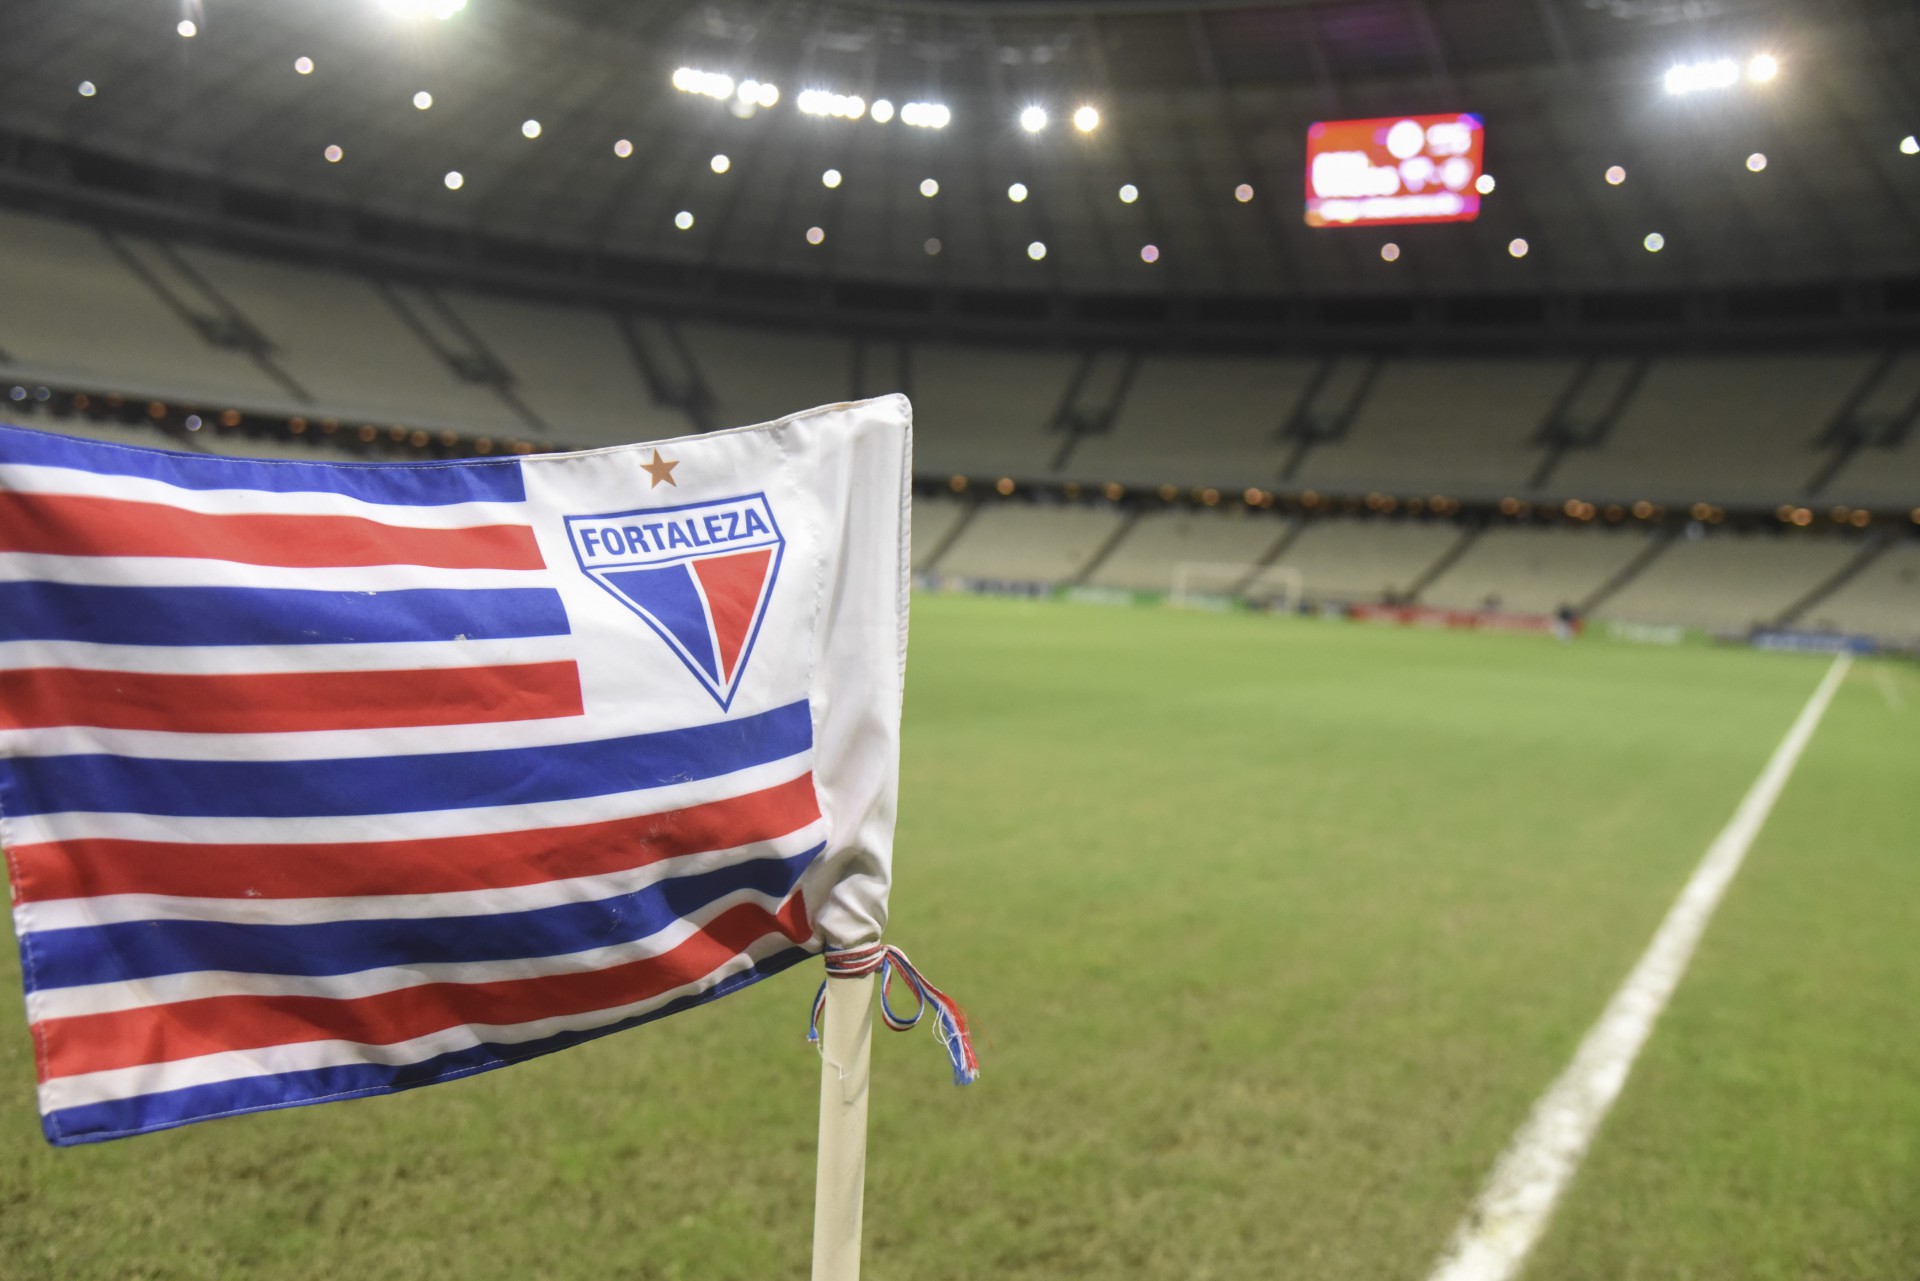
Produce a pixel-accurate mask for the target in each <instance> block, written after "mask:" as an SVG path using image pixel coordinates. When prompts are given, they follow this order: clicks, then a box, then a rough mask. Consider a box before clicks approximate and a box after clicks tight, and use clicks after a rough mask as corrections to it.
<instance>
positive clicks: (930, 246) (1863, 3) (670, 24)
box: [0, 0, 1920, 306]
mask: <svg viewBox="0 0 1920 1281" xmlns="http://www.w3.org/2000/svg"><path fill="white" fill-rule="evenodd" d="M456 2H457V0H357V2H355V3H321V2H320V0H286V2H283V3H274V4H241V3H237V2H233V0H229V2H222V0H206V2H205V3H204V4H203V3H200V2H199V0H188V3H185V4H184V5H182V4H176V3H164V4H154V5H142V6H139V7H138V8H130V7H129V6H127V5H125V4H124V3H122V2H121V0H28V2H27V3H23V4H20V5H16V6H13V8H12V11H11V13H10V15H9V18H8V26H9V30H8V31H7V32H6V37H7V38H6V39H5V40H4V42H0V120H4V121H5V124H4V126H0V128H3V129H4V133H0V199H11V200H14V201H15V202H18V201H19V200H21V199H23V198H25V196H26V195H31V194H33V193H36V192H44V191H46V190H48V189H50V188H56V187H65V188H88V187H91V188H94V189H96V190H104V191H106V192H108V193H109V194H114V193H116V192H117V193H118V195H121V196H137V197H138V198H139V199H140V200H143V201H148V202H151V201H153V200H156V199H157V200H164V201H168V202H171V203H172V204H174V205H176V206H183V207H185V208H186V209H187V210H189V211H191V210H193V209H194V208H196V206H197V207H199V208H202V209H203V210H204V211H205V212H207V213H208V214H209V216H211V215H213V214H215V213H224V214H226V215H233V214H235V213H236V212H237V213H238V214H239V215H241V216H246V217H253V218H255V219H257V220H264V221H276V222H281V223H285V224H288V225H291V226H297V227H301V228H304V229H306V230H309V231H324V232H327V233H329V234H333V235H336V236H339V237H346V238H351V237H353V236H355V235H358V234H362V231H363V229H364V228H365V227H368V226H371V225H372V222H371V221H369V220H377V219H390V220H397V221H398V222H401V223H404V224H405V225H407V226H410V227H413V228H416V229H425V232H426V234H428V236H429V237H430V236H431V235H433V234H438V233H440V232H443V231H444V232H455V233H459V235H461V236H465V237H475V238H485V239H486V240H487V241H488V243H514V244H521V245H526V246H532V247H538V248H540V249H543V250H548V251H552V250H558V251H562V252H565V253H574V254H578V255H581V257H582V260H583V261H598V260H599V259H601V258H603V257H604V258H617V259H620V260H623V261H636V262H640V263H645V264H655V265H660V266H663V267H667V268H674V269H679V270H693V271H700V270H709V271H725V272H746V273H754V274H756V276H757V277H761V278H766V279H770V280H803V281H832V282H862V283H872V284H875V285H878V286H882V287H908V288H913V289H933V290H940V289H991V290H999V291H1007V292H1011V293H1019V294H1035V295H1042V296H1052V297H1081V298H1085V297H1101V298H1113V299H1116V300H1117V301H1116V306H1124V300H1125V299H1127V298H1130V297H1131V298H1139V299H1151V298H1165V297H1175V298H1178V297H1181V296H1205V297H1209V298H1223V297H1224V298H1236V297H1237V298H1253V299H1259V298H1284V297H1298V296H1314V297H1328V296H1333V297H1344V296H1353V295H1360V296H1364V295H1371V294H1383V295H1385V294H1391V295H1396V296H1399V295H1409V294H1411V295H1422V294H1434V295H1457V294H1463V293H1464V294H1477V295H1513V294H1521V295H1526V294H1533V295H1553V294H1557V293H1564V292H1573V291H1589V292H1590V291H1596V290H1598V291H1609V290H1622V291H1632V290H1685V289H1696V288H1702V287H1707V288H1712V287H1725V286H1736V285H1737V286H1743V287H1744V286H1751V285H1798V284H1806V283H1820V284H1826V285H1831V284H1837V283H1843V282H1881V281H1887V280H1893V279H1898V278H1903V277H1910V276H1920V155H1913V154H1908V153H1906V152H1903V150H1902V140H1903V139H1904V138H1906V137H1907V136H1908V135H1910V134H1913V133H1915V132H1920V71H1917V70H1916V69H1917V68H1920V59H1916V57H1915V56H1914V55H1915V53H1916V52H1920V8H1916V6H1914V5H1912V4H1910V3H1907V2H1906V0H1846V2H1844V3H1838V4H1833V5H1826V6H1821V7H1820V8H1819V9H1818V11H1817V14H1818V16H1817V17H1816V16H1815V15H1814V13H1812V12H1809V11H1808V10H1807V8H1806V7H1805V6H1797V5H1792V4H1788V3H1783V2H1771V0H1337V2H1336V0H1278V2H1269V3H1248V2H1247V0H1240V2H1238V3H1229V2H1227V0H1203V2H1202V3H1193V4H1187V5H1184V6H1176V5H1172V4H1167V3H1143V2H1140V0H1032V2H1030V3H1028V2H1023V0H891V2H889V3H879V4H871V3H857V2H849V0H840V2H838V3H826V2H824V0H707V2H701V3H687V2H685V0H662V2H661V3H649V4H633V3H628V2H627V0H518V2H517V3H515V2H510V0H471V3H470V4H467V5H466V6H465V7H464V9H462V10H461V11H459V12H455V13H453V14H452V15H451V16H450V17H447V18H445V19H437V18H435V17H434V16H433V15H432V14H431V13H430V12H417V13H414V14H412V15H411V16H409V15H408V14H406V13H404V12H402V11H404V10H407V9H409V8H413V9H417V10H421V11H425V10H429V9H431V8H433V7H435V6H436V5H439V6H442V7H445V8H452V7H453V6H454V4H455V3H456ZM182 24H191V30H192V34H191V35H190V36H189V35H183V34H181V33H182V32H183V31H186V30H187V29H188V27H187V26H185V25H182ZM1763 53H1764V54H1767V55H1769V56H1772V57H1774V58H1777V59H1778V67H1779V73H1778V75H1777V76H1775V77H1774V78H1773V79H1771V80H1770V81H1768V82H1767V83H1763V84H1755V83H1749V82H1747V81H1746V79H1745V78H1744V77H1742V78H1741V81H1740V83H1737V84H1735V85H1733V86H1731V87H1729V88H1726V89H1724V90H1720V91H1713V92H1701V93H1695V94H1686V95H1674V94H1670V93H1668V92H1666V90H1665V89H1664V88H1663V77H1664V76H1665V74H1666V73H1667V71H1668V70H1669V69H1670V68H1671V67H1673V66H1674V65H1676V64H1677V63H1686V62H1694V61H1700V60H1712V59H1720V58H1729V59H1735V60H1738V62H1739V63H1740V64H1741V65H1745V63H1746V61H1747V60H1748V59H1750V58H1751V57H1753V56H1754V55H1756V54H1763ZM296 60H310V63H309V62H307V61H303V62H301V63H300V64H299V66H300V67H307V66H309V65H310V70H305V71H303V70H301V69H298V68H297V66H296ZM680 68H690V69H693V70H696V71H701V72H707V73H712V74H715V75H725V76H727V77H729V78H730V80H731V81H732V82H733V84H732V85H731V86H730V87H731V88H733V89H734V92H733V93H732V94H730V95H729V96H728V97H726V98H725V99H719V98H715V97H712V96H709V95H707V94H703V93H700V92H684V91H681V90H678V89H676V88H675V87H674V79H675V74H674V73H675V71H676V70H677V69H680ZM747 79H754V80H757V81H760V82H763V83H767V84H772V85H774V86H777V88H778V93H779V98H778V100H777V102H774V103H773V105H771V106H760V105H751V106H750V105H746V104H743V103H742V102H741V93H740V87H739V83H738V82H741V81H744V80H747ZM682 80H683V82H685V83H689V84H693V85H694V86H695V87H696V88H697V87H699V86H700V85H702V84H705V86H706V87H708V88H712V87H714V85H716V84H717V83H718V82H717V81H705V82H702V81H698V80H687V78H685V77H682ZM807 90H817V91H823V92H825V93H828V94H838V95H841V96H842V99H843V101H842V102H841V103H840V104H839V105H840V107H841V109H842V110H843V112H845V111H848V110H851V107H850V104H849V102H848V101H846V100H850V99H853V98H858V99H860V104H859V105H860V116H859V118H858V119H844V118H838V117H835V116H833V115H813V114H807V113H805V112H803V111H801V110H800V109H799V100H800V96H801V94H802V93H803V91H807ZM422 94H424V95H431V104H430V106H426V107H424V108H422V107H417V106H416V105H415V98H416V95H422ZM748 96H751V95H748ZM763 96H767V95H763ZM881 99H885V100H887V101H888V102H889V103H890V104H891V105H892V106H893V108H894V113H895V114H894V118H893V119H891V120H890V121H888V122H887V123H884V124H882V123H876V119H875V115H876V113H875V112H874V111H873V110H872V109H871V108H872V105H873V104H876V103H877V102H878V101H879V100H881ZM755 101H756V103H757V102H758V99H756V100H755ZM421 102H423V103H424V102H425V99H424V98H422V99H421ZM910 102H911V103H924V104H934V105H937V106H940V107H945V108H946V109H947V110H948V112H949V113H950V117H951V119H950V123H948V124H947V125H946V127H944V128H926V127H911V126H909V125H908V124H906V123H905V122H904V120H903V119H902V118H901V117H902V113H903V109H904V108H905V106H906V104H908V103H910ZM816 105H824V106H826V107H827V108H828V109H831V108H832V107H833V106H834V105H835V104H834V103H833V102H832V101H831V100H826V101H825V102H824V103H823V104H816ZM1082 105H1091V106H1094V107H1096V108H1097V110H1098V112H1099V115H1100V123H1099V125H1098V127H1097V128H1095V129H1093V130H1092V131H1091V132H1082V131H1080V130H1078V129H1076V128H1074V127H1073V125H1072V123H1071V120H1070V118H1071V115H1072V113H1073V112H1074V110H1075V109H1076V108H1077V107H1079V106H1082ZM1034 106H1038V107H1041V108H1043V109H1045V111H1046V112H1047V113H1048V116H1049V124H1048V127H1046V128H1045V129H1043V130H1041V131H1039V132H1033V133H1030V132H1027V131H1026V130H1024V129H1023V128H1021V126H1020V124H1019V117H1020V114H1021V112H1022V111H1023V110H1025V109H1026V108H1029V107H1034ZM1462 111H1470V112H1473V113H1475V114H1477V115H1478V116H1480V117H1481V118H1483V119H1484V120H1485V122H1486V157H1487V161H1486V163H1487V170H1488V172H1489V173H1490V174H1492V175H1494V176H1495V178H1496V179H1497V186H1496V187H1495V189H1494V190H1493V191H1492V192H1491V193H1490V194H1488V195H1487V197H1486V199H1485V202H1484V208H1483V211H1482V214H1481V216H1480V218H1479V220H1478V221H1477V222H1473V223H1456V224H1449V225H1443V226H1426V227H1375V228H1317V229H1316V228H1310V227H1307V226H1305V225H1304V223H1303V221H1302V188H1303V174H1304V169H1305V155H1304V151H1305V137H1306V130H1307V127H1308V125H1309V124H1310V123H1312V122H1314V121H1316V120H1326V119H1336V118H1346V117H1363V116H1383V115H1400V114H1416V113H1441V112H1462ZM536 126H537V127H536ZM536 133H537V136H530V135H534V134H536ZM329 148H339V151H338V153H337V154H338V156H339V159H338V160H337V161H331V160H329V158H328V156H329V152H328V149H329ZM629 153H630V154H629ZM1756 155H1757V156H1761V157H1764V160H1762V161H1759V162H1757V164H1754V163H1750V160H1749V158H1750V157H1753V156H1756ZM719 156H725V157H726V160H725V162H724V172H716V170H717V169H719V168H721V167H722V162H720V161H718V160H716V157H719ZM1611 166H1620V167H1622V168H1623V169H1624V172H1625V179H1624V181H1622V182H1619V183H1617V184H1615V183H1610V182H1609V181H1608V178H1607V171H1608V169H1609V167H1611ZM828 170H833V171H835V172H836V173H837V175H838V182H837V185H833V186H829V185H828V179H827V177H826V174H827V171H828ZM453 173H458V174H459V175H460V177H459V179H458V186H457V188H455V187H453V186H451V185H450V184H451V183H452V182H453V181H454V180H453V179H451V178H450V177H449V175H450V174H453ZM130 175H137V177H136V176H130ZM929 179H931V180H932V182H933V183H934V184H937V193H935V194H923V188H924V190H926V191H933V187H932V185H930V184H928V180H929ZM1015 184H1020V185H1021V186H1022V187H1024V189H1025V198H1024V199H1023V200H1020V201H1018V202H1016V201H1015V200H1013V199H1010V191H1011V190H1012V189H1013V188H1014V185H1015ZM1243 184H1244V185H1245V186H1246V187H1250V188H1251V199H1248V200H1244V201H1243V200H1241V199H1238V198H1236V189H1237V188H1241V187H1242V185H1243ZM1123 186H1127V187H1131V188H1132V189H1133V190H1134V191H1136V192H1137V199H1134V200H1132V201H1130V202H1129V201H1125V200H1123V199H1122V198H1121V189H1122V187H1123ZM23 193H24V194H23ZM1243 194H1244V193H1243ZM249 201H251V204H249ZM682 214H687V215H691V219H690V221H691V224H692V225H691V226H690V227H687V228H685V229H682V228H680V227H679V226H677V225H676V219H677V217H678V216H679V215H682ZM678 221H680V222H686V221H689V219H687V218H678ZM814 229H817V234H815V235H813V236H812V237H811V239H812V240H814V241H817V242H818V243H810V237H809V232H810V231H812V230H814ZM1655 233H1657V234H1658V235H1659V236H1660V237H1661V238H1662V239H1661V243H1662V245H1663V248H1662V249H1661V250H1660V252H1657V253H1655V252H1649V250H1648V249H1647V248H1646V245H1647V243H1648V241H1647V237H1648V236H1649V235H1650V234H1655ZM1516 239H1523V240H1524V241H1525V242H1526V252H1525V256H1523V257H1516V256H1514V255H1513V253H1512V252H1510V249H1509V246H1510V244H1511V242H1513V241H1514V240H1516ZM934 242H937V252H934V250H935V248H936V245H935V243H934ZM1387 242H1392V243H1394V244H1395V245H1396V246H1397V247H1398V250H1399V253H1398V257H1397V259H1396V260H1394V261H1387V260H1385V259H1384V258H1383V256H1382V253H1381V250H1382V247H1383V245H1384V244H1386V243H1387ZM1036 244H1038V245H1043V246H1044V247H1045V248H1044V255H1041V254H1036V253H1034V252H1032V251H1031V249H1030V247H1031V246H1034V245H1036ZM1148 245H1151V246H1153V247H1154V249H1155V250H1156V251H1157V252H1156V254H1155V255H1151V256H1154V257H1156V258H1157V260H1156V261H1153V262H1146V261H1143V254H1142V250H1143V248H1144V247H1145V246H1148Z"/></svg>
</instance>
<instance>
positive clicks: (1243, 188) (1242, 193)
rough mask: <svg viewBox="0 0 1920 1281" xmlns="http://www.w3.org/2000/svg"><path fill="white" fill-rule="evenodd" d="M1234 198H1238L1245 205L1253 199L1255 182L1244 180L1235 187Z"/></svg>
mask: <svg viewBox="0 0 1920 1281" xmlns="http://www.w3.org/2000/svg"><path fill="white" fill-rule="evenodd" d="M1233 198H1234V199H1235V200H1238V201H1239V202H1240V203H1241V204H1243V205H1244V204H1246V203H1247V202H1248V201H1249V200H1252V199H1253V184H1252V183H1249V182H1243V183H1241V184H1240V185H1239V186H1237V187H1235V188H1234V189H1233Z"/></svg>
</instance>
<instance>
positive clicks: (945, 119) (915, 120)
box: [873, 102, 953, 129]
mask: <svg viewBox="0 0 1920 1281" xmlns="http://www.w3.org/2000/svg"><path fill="white" fill-rule="evenodd" d="M874 105H875V106H876V107H877V106H878V105H879V104H878V103H876V104H874ZM873 118H874V119H875V120H880V117H879V115H878V113H876V114H875V115H874V117H873ZM952 121H953V112H951V111H949V110H947V107H946V104H945V103H939V102H909V103H908V104H907V105H906V106H904V107H902V108H900V123H901V124H903V125H912V126H913V127H914V128H916V129H945V128H946V127H947V125H948V124H950V123H952ZM880 123H881V124H885V123H886V121H884V120H880Z"/></svg>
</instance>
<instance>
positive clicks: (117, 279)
mask: <svg viewBox="0 0 1920 1281" xmlns="http://www.w3.org/2000/svg"><path fill="white" fill-rule="evenodd" d="M0 282H4V287H0V379H11V380H13V381H16V382H42V383H49V384H55V385H59V386H62V387H66V388H69V389H74V390H89V391H117V392H122V393H126V394H131V395H138V396H143V397H159V398H163V399H170V400H176V401H186V402H193V403H197V404H202V405H219V406H223V407H224V406H229V405H230V406H233V407H236V408H240V409H242V410H249V411H258V412H265V413H274V414H304V415H309V416H312V415H328V416H334V417H338V418H341V419H343V420H354V421H362V422H374V423H379V424H392V423H403V424H407V425H409V426H417V427H426V428H430V429H434V430H443V429H455V430H459V431H461V432H463V433H467V434H491V435H496V436H513V437H519V438H523V439H528V440H533V441H542V440H551V441H555V442H561V443H565V444H570V445H599V444H608V443H614V442H619V441H628V440H643V439H657V438H661V437H666V436H672V435H677V434H682V433H686V432H690V431H696V430H703V429H707V428H712V427H722V426H728V425H734V424H739V423H745V422H752V421H761V420H765V419H767V418H770V417H776V416H779V415H781V414H785V413H790V412H793V411H795V410H799V409H803V408H807V407H810V406H812V405H815V404H819V403H825V402H832V401H837V400H845V399H852V398H856V397H859V396H863V395H873V394H878V393H882V392H887V391H896V390H904V391H906V392H907V393H908V394H909V395H911V396H912V397H913V399H914V401H915V405H916V419H917V438H916V458H917V468H918V470H919V471H920V472H921V473H922V474H927V475H945V474H949V473H963V474H966V475H970V476H975V477H980V476H1001V475H1008V476H1013V477H1016V478H1019V479H1021V480H1032V481H1043V480H1061V481H1067V480H1073V481H1081V482H1087V483H1093V484H1100V483H1106V482H1111V481H1119V482H1123V483H1125V484H1128V485H1131V486H1159V485H1166V484H1173V485H1178V486H1182V487H1192V486H1213V487H1217V488H1220V489H1221V490H1223V491H1226V492H1229V493H1232V492H1237V491H1238V490H1240V489H1242V488H1244V487H1248V486H1258V487H1263V488H1278V489H1285V490H1291V491H1301V490H1308V489H1315V490H1319V491H1322V492H1327V493H1366V492H1370V491H1375V490H1378V491H1381V492H1385V493H1390V494H1399V495H1415V494H1421V495H1433V494H1444V495H1448V496H1451V497H1455V498H1461V499H1467V500H1474V499H1483V500H1484V499H1496V498H1500V497H1505V496H1509V495H1511V496H1514V497H1519V498H1527V499H1533V500H1540V501H1553V502H1558V501H1561V500H1563V499H1566V498H1582V499H1586V500H1589V501H1595V502H1614V501H1618V502H1631V501H1634V500H1637V499H1642V498H1645V499H1649V500H1651V501H1654V502H1659V503H1665V504H1689V503H1693V502H1697V501H1706V502H1712V503H1718V504H1721V505H1724V506H1730V507H1731V506H1762V507H1766V506H1772V505H1773V504H1776V503H1782V502H1794V503H1799V502H1806V503H1817V504H1818V505H1820V506H1822V507H1824V506H1826V505H1829V504H1842V503H1843V504H1850V505H1854V506H1865V507H1869V508H1879V509H1886V508H1897V509H1899V510H1903V511H1904V510H1905V509H1906V508H1908V507H1911V506H1913V505H1914V504H1915V503H1920V431H1916V430H1914V424H1915V420H1916V417H1920V353H1912V352H1901V351H1852V352H1841V353H1802V354H1779V353H1765V354H1748V355H1717V356H1701V355H1672V356H1662V357H1658V358H1653V359H1647V360H1636V359H1624V358H1611V357H1609V358H1604V359H1603V358H1595V359H1580V358H1574V357H1557V358H1520V357H1514V358H1500V357H1482V358H1473V359H1464V358H1462V359H1450V358H1440V357H1387V358H1376V357H1371V356H1356V355H1346V356H1336V357H1327V358H1308V357H1304V356H1300V355H1297V354H1296V355H1285V354H1274V355H1272V356H1264V357H1263V356H1257V355H1204V354H1197V355H1195V354H1190V355H1163V354H1147V355H1139V354H1130V353H1126V352H1120V351H1093V352H1086V351H1065V350H1029V349H1021V348H1013V347H985V346H967V345H960V344H956V343H936V342H923V341H904V340H880V339H872V338H865V339H857V338H852V337H846V336H840V335H835V334H829V333H824V332H794V331H772V330H766V329H757V328H751V327H744V326H722V325H719V324H715V323H710V322H683V321H676V320H675V319H673V318H671V317H661V316H647V315H638V314H629V313H622V312H616V311H614V310H610V309H606V308H594V307H585V306H559V305H553V304H549V303H537V302H532V301H527V300H525V299H511V298H506V297H499V296H489V295H481V294H476V293H471V292H467V291H464V290H459V289H452V288H442V287H430V286H426V285H422V284H419V283H405V282H400V281H396V280H379V279H372V278H369V277H367V276H365V275H363V274H360V273H358V272H355V271H352V270H347V269H343V268H334V267H327V266H324V265H315V264H308V265H292V264H289V263H286V262H281V261H268V260H264V259H258V258H249V257H241V256H238V255H235V254H231V253H226V252H220V251H215V250H211V249H207V248H204V247H200V246H196V245H191V244H185V243H179V244H176V243H170V242H166V241H162V240H157V239H153V238H151V237H145V236H139V235H132V234H127V233H123V232H113V233H108V232H103V231H100V230H97V229H94V228H91V227H87V226H83V225H79V224H74V223H67V222H58V221H53V220H49V219H45V218H39V217H30V216H26V215H21V214H14V213H0ZM1309 550H1310V549H1309V548H1303V549H1302V554H1307V552H1308V551H1309ZM1122 567H1124V562H1123V563H1122ZM1113 572H1115V573H1118V572H1119V570H1118V569H1116V570H1115V571H1113Z"/></svg>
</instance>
